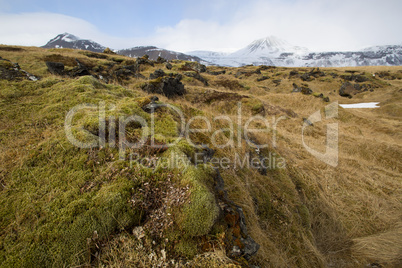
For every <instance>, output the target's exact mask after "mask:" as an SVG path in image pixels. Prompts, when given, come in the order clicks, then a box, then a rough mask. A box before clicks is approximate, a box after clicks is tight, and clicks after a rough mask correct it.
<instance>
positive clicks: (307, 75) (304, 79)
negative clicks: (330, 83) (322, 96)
mask: <svg viewBox="0 0 402 268" xmlns="http://www.w3.org/2000/svg"><path fill="white" fill-rule="evenodd" d="M300 78H301V80H303V81H311V80H313V79H312V78H311V77H310V74H309V73H304V74H302V75H301V76H300Z"/></svg>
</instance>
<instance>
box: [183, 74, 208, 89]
mask: <svg viewBox="0 0 402 268" xmlns="http://www.w3.org/2000/svg"><path fill="white" fill-rule="evenodd" d="M183 74H184V75H185V76H188V77H192V78H194V79H197V80H198V81H200V82H202V83H203V84H204V86H208V81H207V79H205V78H204V77H202V76H201V75H200V74H199V73H198V72H184V73H183Z"/></svg>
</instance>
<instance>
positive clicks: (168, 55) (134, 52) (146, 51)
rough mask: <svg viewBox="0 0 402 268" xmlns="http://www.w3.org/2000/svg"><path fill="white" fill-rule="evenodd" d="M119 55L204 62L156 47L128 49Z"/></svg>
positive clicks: (118, 51)
mask: <svg viewBox="0 0 402 268" xmlns="http://www.w3.org/2000/svg"><path fill="white" fill-rule="evenodd" d="M116 53H117V54H120V55H124V56H128V57H132V58H137V57H142V56H144V55H148V56H149V58H150V59H151V60H156V59H157V58H158V57H162V58H164V59H167V60H187V61H198V62H200V61H202V60H201V59H200V58H198V57H196V56H190V55H187V54H184V53H180V52H175V51H171V50H166V49H163V48H157V47H154V46H142V47H133V48H128V49H122V50H117V51H116Z"/></svg>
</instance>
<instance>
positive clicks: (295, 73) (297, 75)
mask: <svg viewBox="0 0 402 268" xmlns="http://www.w3.org/2000/svg"><path fill="white" fill-rule="evenodd" d="M294 76H295V77H300V74H299V72H298V71H290V73H289V78H292V77H294Z"/></svg>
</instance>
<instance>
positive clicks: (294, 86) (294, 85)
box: [292, 83, 301, 93]
mask: <svg viewBox="0 0 402 268" xmlns="http://www.w3.org/2000/svg"><path fill="white" fill-rule="evenodd" d="M292 86H293V90H292V93H297V92H301V87H299V86H298V85H297V84H296V83H293V85H292Z"/></svg>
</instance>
